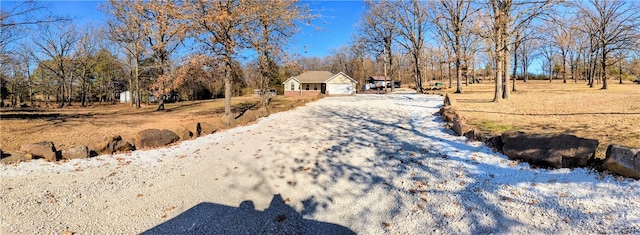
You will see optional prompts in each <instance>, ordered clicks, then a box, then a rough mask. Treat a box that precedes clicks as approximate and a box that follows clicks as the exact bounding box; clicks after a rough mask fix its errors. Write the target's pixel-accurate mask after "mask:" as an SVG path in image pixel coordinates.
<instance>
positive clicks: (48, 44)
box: [32, 24, 78, 107]
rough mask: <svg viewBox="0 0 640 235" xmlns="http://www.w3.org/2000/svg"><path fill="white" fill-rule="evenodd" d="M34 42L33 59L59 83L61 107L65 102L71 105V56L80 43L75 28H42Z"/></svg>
mask: <svg viewBox="0 0 640 235" xmlns="http://www.w3.org/2000/svg"><path fill="white" fill-rule="evenodd" d="M32 40H33V43H34V45H35V50H34V53H33V55H32V57H33V58H34V59H35V60H36V61H37V62H38V64H39V65H40V66H43V67H44V68H45V69H47V70H49V71H50V72H51V73H53V74H54V75H55V76H56V78H57V79H58V81H59V85H60V95H61V96H62V97H61V99H60V100H58V101H59V102H60V107H63V106H64V102H65V101H69V103H71V98H72V79H73V69H74V68H73V64H72V58H71V56H72V55H73V52H74V50H75V46H76V42H77V41H78V34H77V31H76V29H75V27H74V26H73V25H71V26H66V25H62V24H56V25H53V26H51V25H45V26H41V27H40V32H39V34H38V35H35V36H34V37H33V39H32Z"/></svg>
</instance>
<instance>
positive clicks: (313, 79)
mask: <svg viewBox="0 0 640 235" xmlns="http://www.w3.org/2000/svg"><path fill="white" fill-rule="evenodd" d="M356 83H358V82H356V80H354V79H353V78H351V77H349V76H348V75H346V74H345V73H343V72H339V73H337V74H333V73H331V72H329V71H307V72H304V73H302V74H300V75H298V76H294V77H290V78H289V79H287V80H285V81H284V83H283V84H284V95H285V96H309V95H319V94H327V95H353V94H355V93H356Z"/></svg>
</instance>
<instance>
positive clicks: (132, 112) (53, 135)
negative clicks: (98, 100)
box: [0, 96, 317, 151]
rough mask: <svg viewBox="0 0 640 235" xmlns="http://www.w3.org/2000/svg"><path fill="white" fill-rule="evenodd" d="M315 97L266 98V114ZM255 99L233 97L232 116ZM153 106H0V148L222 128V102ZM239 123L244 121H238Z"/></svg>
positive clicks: (254, 104)
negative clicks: (202, 124) (153, 131)
mask: <svg viewBox="0 0 640 235" xmlns="http://www.w3.org/2000/svg"><path fill="white" fill-rule="evenodd" d="M315 99H317V97H284V96H277V97H275V98H273V99H272V102H271V104H270V107H269V110H270V111H271V113H274V112H280V111H285V110H289V109H291V108H294V107H297V106H300V105H304V104H305V103H307V102H310V101H313V100H315ZM259 102H260V101H259V98H258V97H253V96H246V97H234V98H233V99H232V106H233V109H234V113H235V114H236V115H238V114H239V113H241V112H242V111H244V110H246V109H257V108H258V106H259ZM156 108H157V105H153V104H152V105H144V104H143V105H142V108H140V109H136V108H135V107H132V106H131V105H129V104H115V105H97V104H96V105H92V106H89V107H86V108H83V107H79V106H78V105H75V106H71V107H65V108H41V109H8V108H2V109H0V133H1V135H0V149H2V150H3V151H17V150H19V148H20V145H21V144H24V143H34V142H39V141H52V142H53V143H54V144H55V145H56V148H57V149H67V148H70V147H75V146H80V145H87V146H89V147H92V146H93V145H94V144H95V143H98V142H100V141H102V140H104V139H105V138H108V137H112V136H114V135H121V136H122V137H123V138H124V139H129V138H132V137H133V135H134V134H135V133H137V132H138V131H141V130H144V129H150V128H156V129H168V130H172V131H174V132H177V131H179V130H181V129H182V128H184V127H189V129H192V130H195V126H196V123H198V122H208V123H211V124H213V125H215V126H217V127H218V128H219V129H224V128H225V127H223V126H222V124H221V122H220V118H221V117H222V115H223V113H224V100H223V99H217V100H203V101H186V102H177V103H169V104H165V110H164V111H156ZM238 124H239V125H245V124H246V123H238Z"/></svg>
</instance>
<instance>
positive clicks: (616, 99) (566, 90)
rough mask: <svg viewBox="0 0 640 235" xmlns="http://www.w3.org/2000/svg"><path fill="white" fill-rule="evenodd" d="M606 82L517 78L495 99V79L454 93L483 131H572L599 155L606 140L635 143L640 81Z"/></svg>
mask: <svg viewBox="0 0 640 235" xmlns="http://www.w3.org/2000/svg"><path fill="white" fill-rule="evenodd" d="M609 82H610V83H609V89H607V90H600V89H599V88H600V87H601V85H600V84H596V87H594V88H589V87H588V86H587V85H586V83H585V82H582V81H579V82H577V83H574V82H573V81H569V82H568V83H566V84H565V83H562V81H560V80H559V81H553V82H551V83H550V82H549V81H529V82H527V83H524V82H522V81H517V83H516V88H517V91H515V92H512V93H511V98H510V99H508V100H502V101H501V102H499V103H494V102H491V101H492V100H493V96H494V84H493V83H492V82H485V83H481V84H472V85H469V86H464V85H463V87H462V91H463V93H462V94H453V97H455V98H456V101H457V108H458V110H459V111H460V113H461V115H462V116H464V117H465V118H467V120H469V121H470V123H471V124H472V125H473V126H475V127H476V128H477V129H479V130H480V131H482V132H484V133H490V134H499V133H502V132H504V131H507V130H520V131H524V132H528V133H567V134H574V135H576V136H580V137H585V138H592V139H597V140H598V141H600V146H599V147H598V152H597V153H596V156H598V157H604V155H605V152H606V148H607V146H608V145H610V144H620V145H626V146H630V147H640V85H638V84H634V83H631V82H626V83H625V84H618V83H617V81H609ZM454 88H455V84H454ZM447 91H449V92H453V91H455V90H454V89H447Z"/></svg>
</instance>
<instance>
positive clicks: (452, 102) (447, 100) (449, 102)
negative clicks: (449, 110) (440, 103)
mask: <svg viewBox="0 0 640 235" xmlns="http://www.w3.org/2000/svg"><path fill="white" fill-rule="evenodd" d="M444 106H456V99H455V98H453V97H452V95H451V94H449V93H447V94H446V95H445V96H444Z"/></svg>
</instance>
